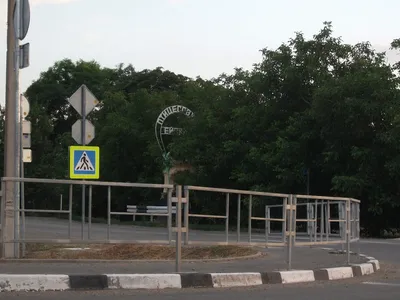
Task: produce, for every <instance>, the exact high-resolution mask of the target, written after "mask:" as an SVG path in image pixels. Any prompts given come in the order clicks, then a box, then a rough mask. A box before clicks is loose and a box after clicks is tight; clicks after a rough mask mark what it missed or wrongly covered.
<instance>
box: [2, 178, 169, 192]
mask: <svg viewBox="0 0 400 300" xmlns="http://www.w3.org/2000/svg"><path fill="white" fill-rule="evenodd" d="M2 180H3V181H12V182H27V183H50V184H51V183H53V184H72V185H88V186H89V185H92V186H111V187H137V188H157V189H164V188H166V189H173V188H174V186H173V185H172V184H156V183H138V182H113V181H90V180H68V179H44V178H27V177H25V178H18V177H2Z"/></svg>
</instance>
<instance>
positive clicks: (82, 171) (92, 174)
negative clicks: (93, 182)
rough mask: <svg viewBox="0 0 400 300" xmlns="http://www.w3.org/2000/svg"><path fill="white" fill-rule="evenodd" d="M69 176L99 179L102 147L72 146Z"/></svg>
mask: <svg viewBox="0 0 400 300" xmlns="http://www.w3.org/2000/svg"><path fill="white" fill-rule="evenodd" d="M69 177H70V178H71V179H99V178H100V148H99V147H97V146H70V147H69Z"/></svg>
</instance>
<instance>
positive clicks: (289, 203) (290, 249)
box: [285, 195, 293, 271]
mask: <svg viewBox="0 0 400 300" xmlns="http://www.w3.org/2000/svg"><path fill="white" fill-rule="evenodd" d="M292 201H293V198H292V195H289V199H288V205H287V206H286V207H285V209H286V210H289V214H288V222H289V226H288V227H289V228H288V235H289V237H288V243H287V247H288V250H287V255H288V257H287V263H288V270H289V271H290V270H291V269H292V245H293V240H292V231H293V210H292Z"/></svg>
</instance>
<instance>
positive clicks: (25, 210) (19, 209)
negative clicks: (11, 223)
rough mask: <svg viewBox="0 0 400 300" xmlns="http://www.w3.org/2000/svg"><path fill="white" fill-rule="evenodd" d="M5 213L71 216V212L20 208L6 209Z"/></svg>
mask: <svg viewBox="0 0 400 300" xmlns="http://www.w3.org/2000/svg"><path fill="white" fill-rule="evenodd" d="M5 211H18V212H33V213H49V214H50V213H51V214H69V213H71V211H70V210H57V209H27V208H18V209H9V208H8V209H5Z"/></svg>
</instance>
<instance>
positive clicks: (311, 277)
mask: <svg viewBox="0 0 400 300" xmlns="http://www.w3.org/2000/svg"><path fill="white" fill-rule="evenodd" d="M360 256H362V257H365V258H366V259H368V261H367V262H366V263H361V264H353V265H351V266H347V267H335V268H323V269H318V270H293V271H272V272H261V273H259V272H246V273H180V274H101V275H84V274H83V275H63V274H60V275H57V274H55V275H53V274H52V275H46V274H31V275H29V274H21V275H19V274H18V275H14V274H12V275H11V274H0V292H11V291H65V290H105V289H167V288H174V289H183V288H224V287H239V286H256V285H262V284H290V283H305V282H314V281H323V280H340V279H346V278H353V277H358V276H365V275H370V274H372V273H374V272H377V271H378V270H379V269H380V265H379V261H378V260H377V259H375V258H373V257H370V256H367V255H362V254H361V255H360Z"/></svg>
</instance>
